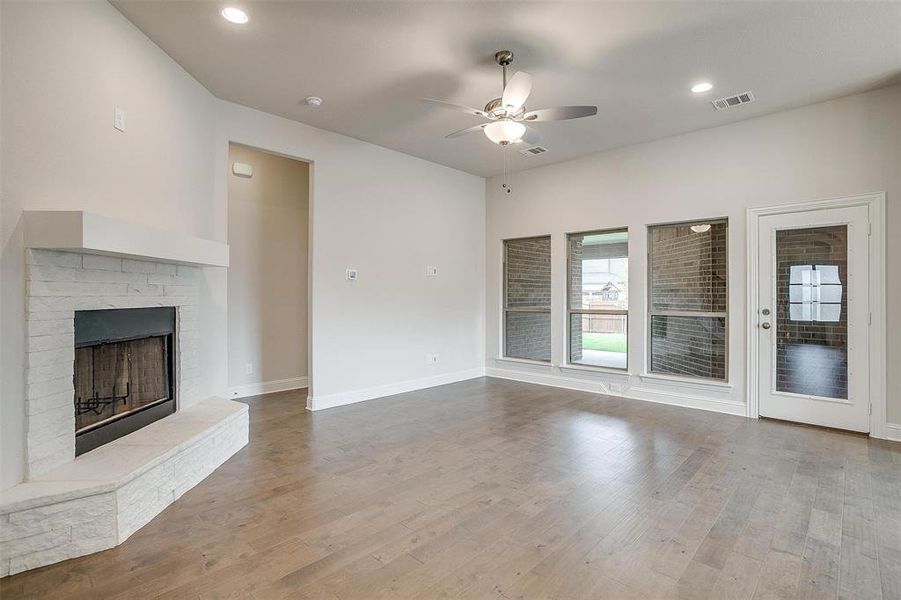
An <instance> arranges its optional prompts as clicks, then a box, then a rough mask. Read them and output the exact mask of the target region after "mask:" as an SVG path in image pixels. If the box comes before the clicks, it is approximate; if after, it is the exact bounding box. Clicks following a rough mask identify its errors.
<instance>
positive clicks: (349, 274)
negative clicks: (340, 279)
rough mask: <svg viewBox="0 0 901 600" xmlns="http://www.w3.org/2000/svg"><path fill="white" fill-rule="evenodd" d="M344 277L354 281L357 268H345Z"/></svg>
mask: <svg viewBox="0 0 901 600" xmlns="http://www.w3.org/2000/svg"><path fill="white" fill-rule="evenodd" d="M344 278H345V279H347V280H348V281H356V280H357V270H356V269H347V270H346V271H344Z"/></svg>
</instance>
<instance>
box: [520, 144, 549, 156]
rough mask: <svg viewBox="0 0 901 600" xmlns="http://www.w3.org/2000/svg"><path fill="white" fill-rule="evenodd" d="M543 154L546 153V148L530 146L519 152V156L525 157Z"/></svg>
mask: <svg viewBox="0 0 901 600" xmlns="http://www.w3.org/2000/svg"><path fill="white" fill-rule="evenodd" d="M545 152H547V148H545V147H544V146H531V147H529V148H523V149H522V150H520V151H519V153H520V154H524V155H525V156H537V155H539V154H544V153H545Z"/></svg>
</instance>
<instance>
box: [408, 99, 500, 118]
mask: <svg viewBox="0 0 901 600" xmlns="http://www.w3.org/2000/svg"><path fill="white" fill-rule="evenodd" d="M419 101H420V102H425V103H426V104H431V105H432V106H437V107H439V108H447V109H450V110H455V111H457V112H464V113H466V114H468V115H474V116H476V117H487V116H488V115H487V114H485V111H483V110H479V109H478V108H473V107H471V106H463V105H462V104H454V103H453V102H445V101H444V100H435V99H433V98H420V99H419Z"/></svg>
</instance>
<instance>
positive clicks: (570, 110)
mask: <svg viewBox="0 0 901 600" xmlns="http://www.w3.org/2000/svg"><path fill="white" fill-rule="evenodd" d="M596 114H598V107H597V106H557V107H554V108H540V109H538V110H531V111H529V112H527V113H526V114H524V115H523V117H522V120H523V121H565V120H567V119H581V118H582V117H593V116H594V115H596Z"/></svg>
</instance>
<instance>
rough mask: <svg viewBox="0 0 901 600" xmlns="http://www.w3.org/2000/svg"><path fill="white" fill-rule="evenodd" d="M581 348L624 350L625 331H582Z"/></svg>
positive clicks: (607, 350) (608, 350)
mask: <svg viewBox="0 0 901 600" xmlns="http://www.w3.org/2000/svg"><path fill="white" fill-rule="evenodd" d="M582 348H583V349H585V350H603V351H605V352H625V351H626V334H625V333H587V332H586V333H583V334H582Z"/></svg>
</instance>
